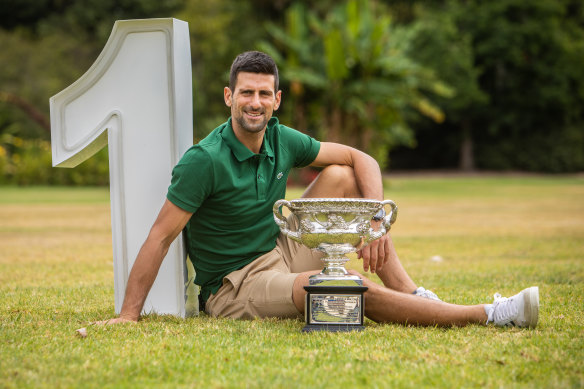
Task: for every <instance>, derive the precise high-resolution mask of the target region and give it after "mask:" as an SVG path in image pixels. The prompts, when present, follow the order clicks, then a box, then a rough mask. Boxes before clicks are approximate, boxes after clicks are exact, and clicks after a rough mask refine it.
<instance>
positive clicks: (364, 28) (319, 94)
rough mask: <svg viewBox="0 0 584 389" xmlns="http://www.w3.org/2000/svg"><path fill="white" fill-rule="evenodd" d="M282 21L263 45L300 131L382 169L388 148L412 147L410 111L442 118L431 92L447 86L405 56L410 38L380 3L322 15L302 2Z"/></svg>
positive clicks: (353, 0)
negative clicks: (360, 153)
mask: <svg viewBox="0 0 584 389" xmlns="http://www.w3.org/2000/svg"><path fill="white" fill-rule="evenodd" d="M285 20H286V21H285V23H284V24H285V26H284V27H283V28H281V27H279V26H276V25H275V24H270V25H269V26H268V31H269V32H270V34H271V35H272V37H273V42H266V41H264V42H263V43H262V44H261V45H260V46H261V48H262V49H263V50H264V51H266V52H268V53H269V54H271V55H272V56H273V57H274V58H275V59H276V61H277V62H278V63H279V64H280V68H281V74H282V76H283V78H284V80H285V81H287V82H288V83H289V85H290V90H291V94H292V99H293V104H292V105H293V110H294V112H295V114H294V115H293V116H292V122H293V124H294V125H295V126H297V127H298V125H297V124H300V128H302V125H304V124H307V125H315V126H318V127H320V128H322V129H324V131H322V133H321V134H320V135H321V137H323V138H324V139H325V140H329V141H336V142H342V143H346V144H350V145H354V146H355V147H357V148H360V149H363V150H367V151H368V152H369V153H370V154H372V155H373V156H374V157H376V159H377V160H378V161H379V162H380V164H381V165H382V166H385V165H386V163H387V155H388V151H389V149H391V147H393V146H394V145H396V144H411V143H412V142H414V139H413V136H412V135H413V134H412V132H411V130H410V129H409V127H408V124H407V117H408V115H409V113H410V112H411V111H412V110H414V111H416V112H418V113H421V114H422V115H425V116H427V117H430V118H432V119H433V120H435V121H437V122H440V121H442V120H443V119H444V115H443V113H442V111H441V110H440V109H439V108H438V107H437V106H436V105H434V104H433V103H432V102H431V101H430V100H429V98H428V97H427V95H428V94H434V95H440V96H448V95H449V94H450V89H449V88H448V87H447V86H446V85H445V84H443V83H442V82H440V81H439V80H438V79H437V77H435V75H434V73H433V72H431V71H429V70H427V69H426V68H423V67H421V66H419V65H418V64H417V63H416V62H414V61H413V60H412V59H411V58H410V57H408V56H406V55H405V52H406V51H407V45H408V44H409V42H408V41H407V40H406V39H405V38H407V35H406V34H403V33H401V32H400V31H399V30H396V29H393V28H392V26H391V22H390V16H389V14H388V13H387V11H386V9H385V8H384V7H383V6H381V5H380V4H378V3H375V2H372V1H368V0H349V1H345V2H343V3H341V4H340V5H337V6H336V7H334V8H332V9H331V10H330V11H328V12H325V13H322V14H319V13H317V12H315V11H312V10H308V9H307V8H306V7H305V6H304V5H303V4H302V3H301V2H297V3H295V4H293V5H292V6H291V7H290V8H289V9H288V10H287V11H286V15H285ZM295 122H297V123H295Z"/></svg>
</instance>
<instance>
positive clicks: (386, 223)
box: [363, 200, 397, 245]
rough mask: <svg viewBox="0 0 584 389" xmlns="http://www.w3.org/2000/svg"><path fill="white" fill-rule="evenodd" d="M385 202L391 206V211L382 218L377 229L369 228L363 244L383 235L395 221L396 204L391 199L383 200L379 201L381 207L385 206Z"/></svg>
mask: <svg viewBox="0 0 584 389" xmlns="http://www.w3.org/2000/svg"><path fill="white" fill-rule="evenodd" d="M387 204H389V205H390V206H391V211H390V212H389V214H388V215H385V217H384V218H383V223H382V224H381V226H380V227H379V230H378V231H375V230H374V229H373V227H370V228H369V234H367V236H366V237H365V240H364V242H363V243H364V244H365V245H367V244H369V243H371V242H373V241H374V240H376V239H379V238H381V237H382V236H383V235H385V234H386V233H387V231H389V230H390V229H391V225H392V224H393V223H394V222H395V219H396V218H397V205H395V203H394V202H393V201H391V200H384V201H382V202H381V206H382V207H385V205H387Z"/></svg>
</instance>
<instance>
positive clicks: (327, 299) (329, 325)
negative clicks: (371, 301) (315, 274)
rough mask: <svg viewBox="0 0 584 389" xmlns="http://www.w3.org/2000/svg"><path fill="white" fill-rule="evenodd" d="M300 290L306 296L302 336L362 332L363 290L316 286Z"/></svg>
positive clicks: (357, 287) (353, 286)
mask: <svg viewBox="0 0 584 389" xmlns="http://www.w3.org/2000/svg"><path fill="white" fill-rule="evenodd" d="M359 281H360V280H359ZM304 289H305V290H306V291H307V292H308V293H307V295H306V304H305V308H304V317H305V318H306V326H305V327H304V328H303V329H302V332H313V331H330V332H346V331H361V330H363V328H364V327H363V319H364V296H363V293H364V292H365V291H366V290H367V289H368V288H367V287H366V286H361V285H351V286H339V285H333V286H330V285H322V284H317V285H310V286H305V287H304Z"/></svg>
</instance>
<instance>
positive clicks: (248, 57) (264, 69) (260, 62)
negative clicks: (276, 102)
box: [229, 51, 280, 93]
mask: <svg viewBox="0 0 584 389" xmlns="http://www.w3.org/2000/svg"><path fill="white" fill-rule="evenodd" d="M239 72H249V73H262V74H271V75H273V76H274V93H276V92H277V91H278V87H279V84H280V80H279V77H278V66H276V62H274V60H273V59H272V57H270V56H269V55H267V54H266V53H262V52H261V51H246V52H245V53H241V54H239V55H238V56H237V57H236V58H235V60H234V61H233V64H232V65H231V72H230V73H229V89H231V90H232V91H235V84H236V83H237V75H238V74H239Z"/></svg>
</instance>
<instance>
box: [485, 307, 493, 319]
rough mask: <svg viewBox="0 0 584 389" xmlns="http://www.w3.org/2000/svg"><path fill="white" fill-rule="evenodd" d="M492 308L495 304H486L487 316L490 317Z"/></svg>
mask: <svg viewBox="0 0 584 389" xmlns="http://www.w3.org/2000/svg"><path fill="white" fill-rule="evenodd" d="M491 309H493V304H485V313H486V314H487V317H489V313H490V312H491Z"/></svg>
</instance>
